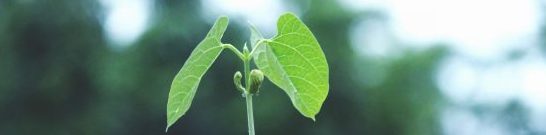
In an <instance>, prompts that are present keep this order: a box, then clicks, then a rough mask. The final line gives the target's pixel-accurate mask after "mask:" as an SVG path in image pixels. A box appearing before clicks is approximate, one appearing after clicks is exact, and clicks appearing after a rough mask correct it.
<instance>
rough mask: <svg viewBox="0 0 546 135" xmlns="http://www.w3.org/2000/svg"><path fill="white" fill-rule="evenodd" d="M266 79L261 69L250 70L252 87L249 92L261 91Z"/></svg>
mask: <svg viewBox="0 0 546 135" xmlns="http://www.w3.org/2000/svg"><path fill="white" fill-rule="evenodd" d="M263 80H264V73H263V72H262V71H260V70H257V69H253V70H252V71H250V89H249V91H248V92H250V93H251V94H256V93H258V92H259V89H260V86H261V85H262V82H263Z"/></svg>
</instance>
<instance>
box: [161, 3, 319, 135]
mask: <svg viewBox="0 0 546 135" xmlns="http://www.w3.org/2000/svg"><path fill="white" fill-rule="evenodd" d="M227 25H228V18H227V17H219V18H218V19H217V20H216V23H214V26H212V28H211V30H210V31H209V33H208V34H207V36H206V37H205V39H204V40H203V41H201V42H200V43H199V44H198V45H197V47H196V48H195V50H193V52H192V53H191V55H190V57H189V58H188V59H187V60H186V62H185V63H184V66H182V69H180V71H179V72H178V74H177V75H176V76H175V77H174V80H173V82H172V86H171V90H170V93H169V100H168V103H167V129H166V130H168V128H169V127H170V126H171V125H173V124H174V123H175V122H176V121H177V120H178V119H179V118H180V117H182V115H184V114H185V113H186V111H188V109H189V107H190V105H191V102H192V99H193V97H194V95H195V92H196V91H197V87H198V85H199V82H200V81H201V78H202V77H203V75H204V74H205V72H206V71H207V70H208V69H209V67H210V66H211V65H212V63H213V62H214V61H215V60H216V58H217V57H218V55H220V53H221V52H222V51H223V50H224V49H229V50H231V51H232V52H233V53H235V54H236V55H237V56H238V57H239V58H240V59H241V60H242V62H243V65H244V67H243V73H241V72H239V71H237V72H236V73H235V75H234V77H233V79H234V80H233V81H234V84H235V89H237V90H239V91H240V92H242V94H243V97H244V98H246V105H247V116H248V132H249V134H250V135H254V134H255V132H254V116H253V112H252V111H253V110H252V96H253V95H254V94H256V93H258V91H259V88H260V85H261V83H262V82H263V79H264V75H265V77H267V79H269V80H270V81H271V82H273V83H274V84H275V85H277V86H278V87H279V88H281V89H282V90H284V92H286V94H287V95H288V96H289V97H290V100H291V101H292V105H293V106H294V107H295V108H296V109H297V110H298V111H299V112H300V113H301V114H302V115H303V116H305V117H308V118H310V119H312V120H313V121H315V115H316V114H318V112H319V111H320V108H321V107H322V103H323V102H324V100H325V99H326V96H327V95H328V88H329V84H328V63H327V62H326V58H325V56H324V53H323V52H322V49H321V48H320V45H319V43H318V41H317V40H316V39H315V36H313V33H311V31H310V30H309V28H307V26H306V25H305V24H303V22H302V21H301V20H300V19H298V18H297V17H296V16H295V15H294V14H292V13H285V14H283V15H281V17H280V18H279V20H278V22H277V34H276V35H275V36H274V37H273V38H271V39H265V38H264V37H262V35H261V34H260V32H259V31H258V30H257V29H256V28H255V27H254V26H252V25H251V26H250V31H251V35H250V44H251V46H252V49H251V51H249V49H248V48H247V46H246V44H245V45H244V47H243V51H242V52H240V51H239V50H237V48H235V47H234V46H233V45H231V44H224V43H222V42H221V39H222V35H223V34H224V31H225V30H226V28H227ZM252 60H253V61H254V63H255V65H256V66H257V68H258V69H252V70H251V67H250V62H251V61H252ZM243 76H244V86H243V85H241V80H240V79H242V78H243Z"/></svg>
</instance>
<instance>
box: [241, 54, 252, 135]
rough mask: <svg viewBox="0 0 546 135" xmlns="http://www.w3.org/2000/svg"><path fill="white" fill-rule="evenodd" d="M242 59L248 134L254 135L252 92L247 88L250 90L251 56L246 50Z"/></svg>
mask: <svg viewBox="0 0 546 135" xmlns="http://www.w3.org/2000/svg"><path fill="white" fill-rule="evenodd" d="M243 55H244V59H243V64H244V72H245V85H246V88H245V89H246V91H245V98H246V112H247V114H246V115H247V119H248V134H249V135H255V131H254V112H253V109H252V93H250V92H249V91H248V90H250V59H251V57H252V56H250V55H249V53H248V51H246V52H243Z"/></svg>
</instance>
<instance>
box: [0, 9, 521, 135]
mask: <svg viewBox="0 0 546 135" xmlns="http://www.w3.org/2000/svg"><path fill="white" fill-rule="evenodd" d="M154 2H155V5H154V6H155V11H154V12H153V17H152V18H153V23H152V25H151V26H150V27H149V29H148V30H147V31H146V33H145V34H144V35H143V36H142V37H141V38H140V39H139V40H138V41H137V42H136V43H135V44H133V45H131V46H128V47H126V48H122V49H119V48H116V47H113V46H112V45H109V43H108V42H107V40H106V37H105V34H104V33H105V32H104V30H103V28H102V21H101V20H103V19H104V12H103V11H102V10H101V9H102V7H101V4H99V3H98V2H97V1H94V0H55V1H40V0H3V1H0V80H2V81H0V134H1V135H32V134H40V135H74V134H77V135H97V134H100V135H110V134H111V135H123V134H126V135H139V134H142V135H154V134H165V133H164V127H165V126H166V123H165V120H166V112H165V107H166V103H167V96H168V91H169V87H170V84H171V80H172V78H173V77H174V75H175V74H176V73H177V71H178V69H180V68H181V66H182V64H183V63H184V61H185V59H186V58H187V57H188V56H189V54H190V52H191V50H192V49H193V48H194V47H195V46H196V45H197V43H198V42H199V41H200V40H201V39H202V37H204V35H206V32H207V31H208V28H209V27H210V24H211V23H210V22H207V21H205V20H203V17H200V14H201V13H200V11H202V10H201V9H200V7H201V5H200V2H199V1H195V0H180V1H174V0H157V1H154ZM286 2H288V1H286ZM288 3H291V4H295V5H297V6H299V8H301V9H305V10H304V12H303V13H302V14H300V15H301V18H302V19H303V21H304V22H305V23H306V24H307V25H308V26H309V27H310V29H311V30H312V31H313V33H314V34H315V36H316V37H317V39H318V40H319V42H320V43H321V45H322V47H323V50H324V51H325V54H326V56H327V59H328V62H329V65H330V78H331V80H330V84H331V85H330V94H329V96H328V98H327V99H326V102H325V104H324V106H323V108H322V110H321V113H320V114H319V115H318V116H317V121H316V122H312V121H310V120H308V119H306V118H304V117H301V116H299V115H300V114H299V113H298V112H297V111H296V110H295V109H294V108H292V106H291V103H290V100H289V99H288V97H287V96H285V93H283V92H282V91H281V90H280V89H278V88H276V87H275V86H274V85H272V84H271V82H265V83H264V86H263V88H262V90H261V93H260V95H259V96H258V97H256V98H255V102H254V105H255V107H254V109H255V120H256V132H257V134H260V135H279V134H297V135H303V134H308V135H334V134H340V135H357V134H358V135H360V134H380V135H404V134H405V135H432V134H441V127H439V124H438V121H439V120H438V119H439V116H438V113H439V112H438V110H439V109H438V108H439V107H440V106H441V105H442V104H444V103H445V101H444V100H443V98H442V96H441V95H440V94H439V90H438V88H437V86H436V85H435V83H434V78H433V74H434V73H436V68H437V65H438V62H439V60H440V59H442V57H443V56H445V55H446V53H447V52H448V51H447V49H445V48H443V47H435V48H429V49H427V50H421V51H404V52H403V53H402V54H401V55H402V56H403V57H397V58H393V59H388V60H384V59H373V58H362V57H358V55H357V54H356V51H354V50H353V48H352V47H351V46H350V44H349V37H350V36H349V34H350V33H349V29H351V27H350V26H351V24H352V23H354V22H355V21H357V16H359V17H362V16H367V15H368V14H374V13H368V12H362V13H353V12H349V11H347V10H345V9H343V8H342V7H340V6H339V5H338V4H337V2H335V1H330V0H314V1H310V0H308V1H303V2H288ZM358 19H362V18H358ZM245 26H246V24H237V23H234V22H232V25H230V26H229V28H228V30H227V32H226V34H225V36H224V38H223V40H224V42H229V43H233V44H235V45H242V44H243V43H244V42H245V41H247V40H248V39H247V36H245V35H247V34H248V31H247V28H246V27H245ZM239 35H243V36H239ZM221 55H225V56H220V57H219V60H218V61H217V62H215V65H213V66H212V68H211V70H210V72H208V73H207V74H206V75H205V78H204V81H203V83H201V84H200V86H199V89H200V90H199V92H197V94H196V97H195V99H194V102H193V105H192V109H190V110H189V111H188V113H187V114H186V116H185V117H184V118H182V120H181V121H180V122H179V123H178V124H175V125H174V126H173V127H172V128H171V129H170V130H169V133H168V134H173V135H174V134H190V135H220V134H221V135H231V134H246V132H247V129H246V114H245V106H244V99H243V98H241V96H240V95H239V92H237V91H236V90H235V89H234V86H233V83H232V80H231V79H232V75H233V73H234V72H235V71H237V70H241V68H242V66H241V65H239V64H238V63H240V62H239V61H238V59H237V58H236V56H234V55H232V54H230V53H222V54H221ZM379 73H380V74H381V76H382V77H381V78H382V79H381V81H378V80H377V78H378V77H379V76H378V74H379ZM368 82H373V83H368ZM508 108H516V109H507V112H510V111H511V110H521V109H517V108H518V104H517V103H515V104H512V105H510V106H509V107H508ZM515 113H522V112H517V111H516V112H515ZM508 114H512V113H507V115H508ZM515 121H516V122H517V121H518V120H515Z"/></svg>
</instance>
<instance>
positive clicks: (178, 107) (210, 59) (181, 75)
mask: <svg viewBox="0 0 546 135" xmlns="http://www.w3.org/2000/svg"><path fill="white" fill-rule="evenodd" d="M227 25H228V18H227V17H219V18H218V19H217V20H216V23H214V26H212V28H211V30H210V31H209V33H208V34H207V37H205V39H204V40H203V41H201V42H200V43H199V44H198V45H197V47H196V48H195V49H194V50H193V51H192V53H191V54H190V57H189V58H188V59H187V60H186V62H185V63H184V66H182V69H180V71H179V72H178V74H177V75H176V76H175V77H174V80H173V82H172V85H171V90H170V92H169V100H168V103H167V129H166V130H168V128H169V127H170V126H171V125H173V124H174V123H175V122H176V121H177V120H178V119H179V118H180V117H182V115H184V114H185V113H186V111H188V109H189V108H190V105H191V102H192V100H193V97H194V95H195V92H196V90H197V87H198V86H199V82H200V81H201V78H202V77H203V75H204V74H205V72H207V70H208V69H209V67H210V66H211V65H212V63H214V61H215V60H216V58H217V57H218V55H220V53H221V52H222V50H223V47H222V43H221V41H220V40H221V39H222V35H223V34H224V31H225V30H226V28H227Z"/></svg>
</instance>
